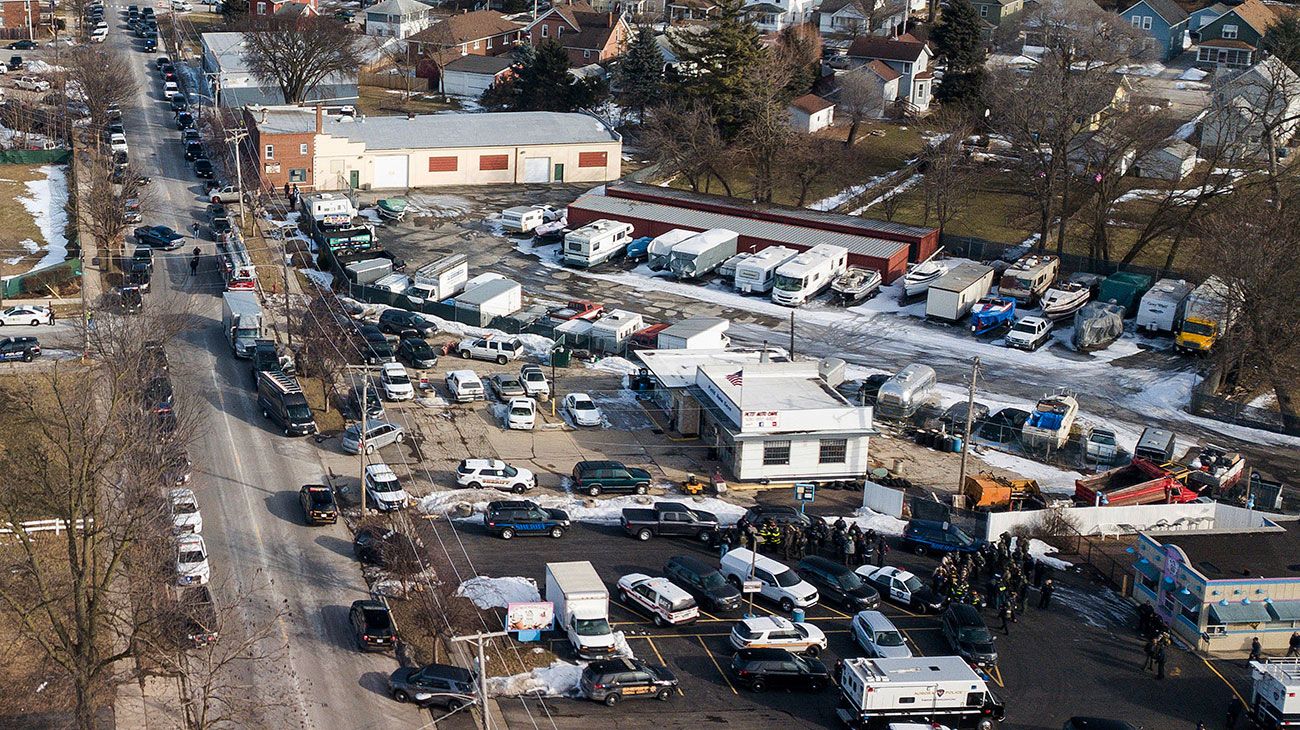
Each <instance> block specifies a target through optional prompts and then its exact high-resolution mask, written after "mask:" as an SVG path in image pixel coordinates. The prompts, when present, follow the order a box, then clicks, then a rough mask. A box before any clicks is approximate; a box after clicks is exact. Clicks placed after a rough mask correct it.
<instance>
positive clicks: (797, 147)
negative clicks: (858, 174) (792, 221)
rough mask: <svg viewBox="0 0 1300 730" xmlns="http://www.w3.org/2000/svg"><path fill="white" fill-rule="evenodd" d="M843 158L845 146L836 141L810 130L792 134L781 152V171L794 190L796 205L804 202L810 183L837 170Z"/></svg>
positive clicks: (810, 187) (805, 201)
mask: <svg viewBox="0 0 1300 730" xmlns="http://www.w3.org/2000/svg"><path fill="white" fill-rule="evenodd" d="M844 162H845V153H844V148H843V147H841V146H840V144H839V143H838V142H835V141H833V140H829V139H826V138H825V137H816V136H813V135H811V134H794V135H792V136H791V137H790V139H789V141H788V142H787V143H786V147H785V152H784V153H783V155H782V162H781V171H782V176H783V177H785V178H786V179H787V180H788V181H789V182H790V184H791V185H793V187H794V189H795V191H796V195H795V205H798V206H802V205H804V204H805V203H807V202H808V195H809V193H811V192H812V188H813V185H815V184H816V183H818V182H819V181H821V180H825V179H826V178H827V177H828V176H830V175H832V173H834V172H836V171H837V170H839V169H840V168H841V167H843V165H844Z"/></svg>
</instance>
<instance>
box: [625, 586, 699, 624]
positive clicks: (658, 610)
mask: <svg viewBox="0 0 1300 730" xmlns="http://www.w3.org/2000/svg"><path fill="white" fill-rule="evenodd" d="M618 598H619V600H620V601H622V602H623V603H624V604H625V605H633V606H638V607H640V608H641V609H642V610H643V611H646V612H647V613H649V614H650V618H651V619H652V620H653V621H654V623H655V626H659V627H661V628H662V627H664V626H679V625H681V624H690V623H695V621H696V620H698V619H699V617H700V609H699V608H698V607H697V606H696V605H695V597H694V596H692V595H691V594H690V593H687V592H686V591H684V590H682V589H681V587H679V586H676V585H674V584H673V582H672V581H670V580H668V579H667V578H652V577H650V576H648V575H645V574H643V573H629V574H627V575H625V576H623V577H622V578H619V579H618Z"/></svg>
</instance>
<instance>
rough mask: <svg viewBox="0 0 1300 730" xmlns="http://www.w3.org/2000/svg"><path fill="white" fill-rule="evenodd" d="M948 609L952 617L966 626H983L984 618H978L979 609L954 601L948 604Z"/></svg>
mask: <svg viewBox="0 0 1300 730" xmlns="http://www.w3.org/2000/svg"><path fill="white" fill-rule="evenodd" d="M948 611H949V612H950V613H952V615H953V617H954V618H956V619H957V620H958V621H960V622H962V623H963V624H965V625H967V626H983V625H984V619H982V618H980V614H979V611H977V610H975V607H974V606H972V605H970V604H967V603H954V604H951V605H949V606H948Z"/></svg>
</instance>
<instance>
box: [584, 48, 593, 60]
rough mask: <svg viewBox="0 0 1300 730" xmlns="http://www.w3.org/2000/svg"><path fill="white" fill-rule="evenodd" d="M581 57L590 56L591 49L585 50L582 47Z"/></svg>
mask: <svg viewBox="0 0 1300 730" xmlns="http://www.w3.org/2000/svg"><path fill="white" fill-rule="evenodd" d="M582 57H583V58H591V51H588V50H585V49H584V50H583V52H582Z"/></svg>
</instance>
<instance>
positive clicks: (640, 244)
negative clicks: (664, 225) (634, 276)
mask: <svg viewBox="0 0 1300 730" xmlns="http://www.w3.org/2000/svg"><path fill="white" fill-rule="evenodd" d="M653 240H654V239H653V238H651V237H650V236H642V237H640V238H637V239H633V241H632V242H631V243H629V244H628V245H627V258H628V260H630V261H640V260H642V259H644V258H646V257H647V256H649V255H650V242H651V241H653Z"/></svg>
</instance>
